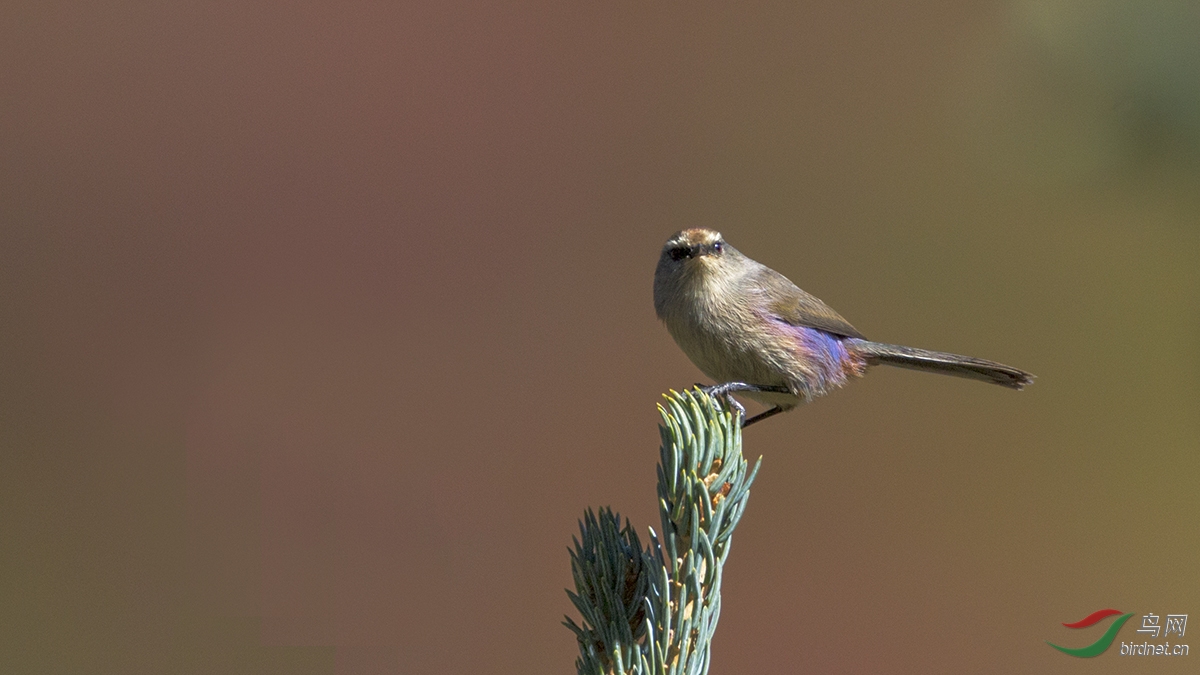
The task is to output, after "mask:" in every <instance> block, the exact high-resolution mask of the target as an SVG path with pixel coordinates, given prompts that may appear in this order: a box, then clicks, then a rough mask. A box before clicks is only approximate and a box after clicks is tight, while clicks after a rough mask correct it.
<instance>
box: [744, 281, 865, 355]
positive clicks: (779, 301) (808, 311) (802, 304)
mask: <svg viewBox="0 0 1200 675" xmlns="http://www.w3.org/2000/svg"><path fill="white" fill-rule="evenodd" d="M755 276H756V277H757V278H756V279H755V281H756V282H757V286H758V288H759V289H761V291H762V293H763V295H765V296H766V297H767V298H768V303H767V308H768V309H769V311H770V312H771V313H772V314H774V315H775V316H776V317H777V318H778V319H779V320H780V321H783V322H784V323H787V324H790V325H792V326H807V327H809V328H817V329H820V330H823V331H825V332H827V333H833V334H834V335H841V336H844V337H853V338H860V339H864V340H865V339H866V338H865V337H864V336H863V334H862V333H860V332H858V329H857V328H855V327H854V326H851V325H850V322H849V321H846V320H845V319H843V318H842V315H840V314H838V313H837V312H835V311H833V310H832V309H830V308H829V305H826V304H825V303H823V302H821V301H820V300H819V299H817V298H815V297H813V296H812V295H809V294H808V293H805V292H804V291H803V290H801V289H799V288H797V287H796V284H793V283H792V282H791V281H789V280H788V278H787V277H785V276H783V275H782V274H780V273H779V272H776V271H775V270H773V269H771V268H769V267H766V266H763V267H762V268H760V269H759V270H758V272H757V273H756V275H755Z"/></svg>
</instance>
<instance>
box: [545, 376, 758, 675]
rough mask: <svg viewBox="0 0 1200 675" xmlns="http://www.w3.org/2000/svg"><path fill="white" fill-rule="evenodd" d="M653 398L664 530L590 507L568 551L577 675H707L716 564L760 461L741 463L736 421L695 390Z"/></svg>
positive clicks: (716, 602) (716, 601)
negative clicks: (643, 531)
mask: <svg viewBox="0 0 1200 675" xmlns="http://www.w3.org/2000/svg"><path fill="white" fill-rule="evenodd" d="M664 398H666V404H665V405H660V406H659V412H660V413H661V414H662V418H663V423H662V425H661V426H660V427H659V432H660V433H661V435H662V449H661V451H660V458H659V464H658V508H659V515H660V518H661V520H662V531H663V534H662V536H659V535H657V534H656V533H655V532H654V531H653V530H651V531H650V545H649V546H648V547H646V548H645V549H643V548H642V546H641V543H640V541H639V540H638V537H637V534H636V533H635V532H634V530H633V528H632V527H631V526H630V524H629V522H628V521H626V522H625V526H624V527H621V518H620V516H619V515H617V514H614V513H613V512H612V511H611V510H610V509H601V510H600V514H599V516H598V517H597V516H596V515H595V514H594V513H592V511H591V510H590V509H589V510H588V512H587V514H586V515H585V516H584V519H583V521H581V522H580V523H579V529H580V534H581V537H580V538H579V539H576V540H575V549H574V550H573V551H571V570H572V572H573V573H574V576H575V592H574V593H572V592H570V591H567V595H569V596H570V598H571V602H572V603H574V604H575V607H576V608H577V609H578V610H579V613H580V614H581V615H582V625H580V624H576V623H575V621H574V620H572V619H571V618H569V617H568V618H567V620H566V622H565V623H566V626H567V627H568V628H570V629H571V630H572V631H574V633H575V637H576V639H577V640H578V642H579V658H578V659H577V660H576V661H575V667H576V669H577V670H578V671H579V673H580V675H606V674H608V673H638V674H644V675H651V674H654V675H659V674H661V675H668V674H669V675H704V674H705V673H707V672H708V662H709V651H710V642H711V640H712V635H713V632H714V631H715V630H716V627H717V618H718V617H719V616H720V613H721V570H722V567H723V566H724V564H725V558H726V557H727V556H728V555H729V546H730V536H731V535H732V534H733V528H735V527H736V526H737V523H738V520H739V519H740V518H741V517H742V512H743V511H744V510H745V508H746V499H747V497H748V496H749V490H750V484H751V483H752V482H754V476H755V475H756V474H757V473H758V466H759V464H761V462H762V460H761V458H760V459H759V462H758V463H756V464H755V466H754V470H753V471H750V472H747V465H746V460H745V458H744V457H742V430H741V425H740V420H739V419H738V417H737V416H736V415H735V414H732V413H730V412H729V411H728V410H726V409H725V408H724V407H723V406H722V407H719V408H718V407H717V406H716V405H715V403H714V401H713V399H711V398H709V397H708V396H707V395H706V394H704V393H703V392H701V391H698V390H691V391H686V392H682V393H681V392H675V391H672V392H671V393H670V394H668V395H666V396H665V397H664Z"/></svg>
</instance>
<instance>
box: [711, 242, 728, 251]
mask: <svg viewBox="0 0 1200 675" xmlns="http://www.w3.org/2000/svg"><path fill="white" fill-rule="evenodd" d="M712 250H713V253H720V252H721V251H724V250H725V244H724V243H722V242H719V241H718V242H716V243H715V244H713V245H712Z"/></svg>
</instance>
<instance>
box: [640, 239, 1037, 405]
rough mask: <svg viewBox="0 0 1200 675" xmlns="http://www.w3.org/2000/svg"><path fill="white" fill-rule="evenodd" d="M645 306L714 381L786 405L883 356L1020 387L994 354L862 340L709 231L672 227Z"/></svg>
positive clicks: (1020, 375) (1023, 379)
mask: <svg viewBox="0 0 1200 675" xmlns="http://www.w3.org/2000/svg"><path fill="white" fill-rule="evenodd" d="M654 309H655V311H656V312H657V314H658V317H659V318H660V319H662V321H663V323H665V324H666V326H667V330H668V331H670V333H671V336H672V337H673V338H674V339H675V342H676V343H677V344H678V345H679V347H680V348H681V349H683V351H684V353H685V354H687V356H688V358H690V359H691V360H692V363H695V364H696V366H697V367H698V368H700V370H701V371H703V372H704V373H705V374H706V375H708V376H709V377H711V378H713V379H714V380H716V381H717V382H718V383H721V384H724V383H740V384H742V385H746V386H744V387H734V388H733V390H735V391H741V392H743V393H745V395H746V396H748V397H749V398H752V399H755V400H757V401H760V402H762V403H765V404H767V405H771V406H774V408H772V409H771V410H770V411H768V412H767V413H764V414H763V415H760V416H758V417H756V418H753V419H751V420H749V421H748V422H747V424H749V423H751V422H754V421H757V420H758V419H762V418H763V417H765V416H768V415H771V414H774V413H776V412H782V411H784V410H790V409H792V408H794V407H795V406H796V405H797V404H798V403H799V402H800V401H802V400H811V399H812V398H815V397H817V396H821V395H823V394H825V393H828V392H829V391H831V390H832V389H835V388H837V387H840V386H842V385H843V384H845V383H846V382H847V381H848V379H849V378H851V377H860V376H862V375H863V374H864V372H865V371H866V369H867V367H868V366H873V365H878V364H883V365H890V366H899V367H902V368H911V369H915V370H925V371H928V372H935V373H942V374H944V375H955V376H958V377H966V378H970V379H975V380H981V381H984V382H991V383H993V384H999V385H1002V386H1005V387H1009V388H1012V389H1021V388H1022V387H1024V386H1025V385H1027V384H1030V383H1031V382H1033V376H1032V375H1030V374H1029V373H1026V372H1025V371H1022V370H1019V369H1017V368H1013V367H1011V366H1006V365H1004V364H1002V363H996V362H995V361H987V360H984V359H977V358H974V357H970V356H960V355H958V354H948V353H945V352H934V351H929V350H924V349H916V348H913V347H904V346H900V345H889V344H884V343H881V342H871V341H870V340H867V339H866V338H865V337H864V336H863V334H862V333H860V332H859V331H858V330H857V329H856V328H855V327H854V326H852V325H850V323H849V322H848V321H846V320H845V319H844V318H842V317H841V315H839V314H838V313H837V312H835V311H833V310H832V309H830V308H829V306H828V305H826V304H825V303H823V302H821V301H820V300H819V299H817V298H815V297H813V296H812V295H810V294H808V293H805V292H804V291H802V290H800V289H799V288H797V287H796V285H795V284H793V283H792V282H791V281H789V280H788V279H787V277H785V276H783V275H782V274H780V273H778V272H776V271H775V270H773V269H771V268H769V267H767V266H765V265H763V264H761V263H758V262H756V261H754V260H751V259H750V258H747V257H746V256H744V255H742V254H741V253H740V252H739V251H738V250H737V249H735V248H733V247H732V246H730V245H729V244H728V243H726V242H725V240H724V239H723V238H722V237H721V235H720V233H719V232H715V231H713V230H708V229H701V228H696V229H690V230H683V231H682V232H678V233H676V234H675V235H673V236H672V237H671V238H670V239H669V240H667V243H666V245H665V246H663V249H662V254H661V255H660V256H659V260H658V267H657V269H656V270H655V273H654Z"/></svg>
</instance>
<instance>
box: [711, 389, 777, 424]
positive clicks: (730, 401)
mask: <svg viewBox="0 0 1200 675" xmlns="http://www.w3.org/2000/svg"><path fill="white" fill-rule="evenodd" d="M696 388H697V389H699V390H700V391H702V392H704V393H705V394H708V395H709V396H711V397H712V398H715V399H720V400H722V401H724V402H725V404H726V405H727V406H729V407H730V408H732V409H733V410H735V411H736V413H737V416H738V419H739V420H741V421H742V427H743V428H745V427H747V426H749V425H751V424H754V423H755V422H758V421H760V420H765V419H766V418H768V417H770V416H771V415H775V414H778V413H781V412H783V408H780V407H779V406H775V407H774V408H772V409H770V410H768V411H766V412H764V413H759V414H758V415H755V416H754V417H751V418H750V419H748V420H747V419H746V408H745V407H743V406H742V404H741V403H739V402H738V400H737V399H735V398H734V397H733V392H735V391H737V392H744V391H752V392H773V393H779V394H787V393H790V390H789V389H788V388H787V387H781V386H773V385H758V384H746V383H745V382H725V383H723V384H714V385H712V386H709V387H705V386H703V385H701V384H697V385H696Z"/></svg>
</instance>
